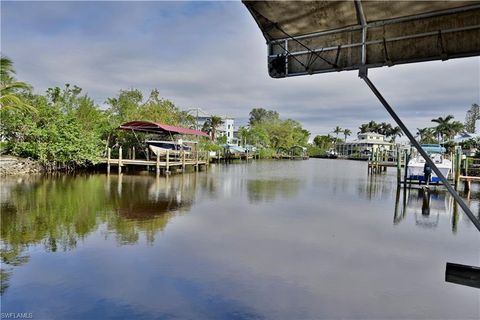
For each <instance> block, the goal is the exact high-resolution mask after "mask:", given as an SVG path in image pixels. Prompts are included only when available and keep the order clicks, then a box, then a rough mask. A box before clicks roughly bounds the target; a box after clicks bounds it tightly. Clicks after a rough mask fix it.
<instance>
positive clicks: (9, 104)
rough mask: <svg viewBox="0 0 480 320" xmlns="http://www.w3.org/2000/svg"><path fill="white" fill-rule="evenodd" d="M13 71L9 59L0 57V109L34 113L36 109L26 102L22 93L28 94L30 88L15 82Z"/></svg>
mask: <svg viewBox="0 0 480 320" xmlns="http://www.w3.org/2000/svg"><path fill="white" fill-rule="evenodd" d="M14 74H15V69H13V62H12V60H10V58H8V57H5V56H1V57H0V109H14V110H21V111H29V112H36V109H35V108H34V107H33V106H31V105H30V104H29V103H27V102H26V100H25V99H24V97H23V96H22V93H25V92H29V91H30V90H31V86H30V85H29V84H27V83H25V82H20V81H16V80H15V77H14Z"/></svg>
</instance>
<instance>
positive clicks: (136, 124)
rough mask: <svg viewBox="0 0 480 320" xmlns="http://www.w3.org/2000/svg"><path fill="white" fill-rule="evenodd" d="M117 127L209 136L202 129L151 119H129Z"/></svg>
mask: <svg viewBox="0 0 480 320" xmlns="http://www.w3.org/2000/svg"><path fill="white" fill-rule="evenodd" d="M119 129H123V130H133V131H143V132H151V133H169V134H189V135H195V136H201V137H208V136H209V135H208V134H207V133H206V132H203V131H199V130H194V129H189V128H182V127H175V126H171V125H168V124H161V123H157V122H151V121H130V122H127V123H124V124H122V125H121V126H120V127H119Z"/></svg>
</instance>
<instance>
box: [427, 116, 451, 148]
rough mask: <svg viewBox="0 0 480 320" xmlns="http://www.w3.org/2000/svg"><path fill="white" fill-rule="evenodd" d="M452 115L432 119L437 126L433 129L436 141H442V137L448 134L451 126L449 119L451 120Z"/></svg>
mask: <svg viewBox="0 0 480 320" xmlns="http://www.w3.org/2000/svg"><path fill="white" fill-rule="evenodd" d="M453 118H454V116H452V115H451V114H449V115H448V116H446V117H445V118H443V117H438V118H436V119H432V122H435V123H438V124H437V126H436V127H435V128H434V129H435V134H436V135H437V139H438V143H440V142H441V141H443V139H444V137H445V136H446V135H448V134H449V132H450V130H451V128H450V125H451V123H450V120H452V119H453Z"/></svg>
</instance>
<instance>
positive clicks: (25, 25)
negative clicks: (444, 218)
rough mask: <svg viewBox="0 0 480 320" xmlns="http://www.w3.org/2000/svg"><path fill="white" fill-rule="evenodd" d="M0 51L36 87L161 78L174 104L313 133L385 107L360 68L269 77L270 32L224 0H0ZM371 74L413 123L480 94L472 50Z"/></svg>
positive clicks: (100, 91) (87, 87)
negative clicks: (257, 112) (271, 120)
mask: <svg viewBox="0 0 480 320" xmlns="http://www.w3.org/2000/svg"><path fill="white" fill-rule="evenodd" d="M0 44H1V53H2V54H3V55H6V56H8V57H10V58H11V59H12V60H13V62H14V67H15V69H16V71H17V78H18V79H19V80H22V81H26V82H28V83H31V84H32V85H33V86H34V88H35V91H36V92H37V93H43V92H44V91H45V90H46V89H47V88H49V87H53V86H63V85H64V84H65V83H70V84H72V85H73V84H75V85H77V86H79V87H81V88H83V92H84V93H87V94H88V95H89V96H90V97H92V98H93V99H94V100H95V102H96V103H98V104H99V105H101V106H103V105H104V102H105V100H106V99H107V98H109V97H113V96H116V95H118V93H119V91H120V90H121V89H129V88H137V89H140V90H142V92H144V94H145V95H148V92H149V91H150V90H151V89H153V88H158V90H159V91H160V94H161V96H162V97H164V98H167V99H169V100H172V101H173V102H174V103H175V104H176V105H177V106H178V107H180V108H181V109H190V108H197V107H199V108H201V109H202V110H204V111H205V112H207V113H208V114H218V115H223V116H229V117H234V118H236V124H237V125H238V124H240V125H241V124H245V123H246V122H247V120H248V113H249V112H250V110H251V109H252V108H254V107H263V108H266V109H273V110H277V111H278V112H279V113H280V115H281V117H282V118H292V119H295V120H297V121H300V122H301V123H302V124H303V126H304V127H305V128H306V129H308V130H309V131H310V132H311V134H312V136H311V137H312V138H313V137H314V136H315V135H317V134H328V133H331V132H332V131H333V129H334V127H335V126H340V127H342V128H348V129H350V130H352V132H353V133H354V134H355V133H356V132H357V131H358V127H359V125H360V124H362V123H366V122H368V121H370V120H374V121H377V122H383V121H385V122H390V123H393V120H392V119H391V118H390V117H389V115H388V114H387V113H386V111H385V110H384V109H383V107H382V106H381V105H380V103H379V102H378V100H377V99H376V98H375V97H374V96H373V94H372V93H371V91H370V90H369V89H368V87H367V86H366V84H365V83H364V82H363V81H362V80H360V79H359V78H358V75H357V72H356V71H346V72H339V73H330V74H322V75H312V76H302V77H293V78H285V79H272V78H270V77H269V76H268V72H267V63H266V55H267V52H266V49H267V47H266V44H265V39H264V38H263V35H262V34H261V32H260V30H259V29H258V27H257V25H256V23H255V22H254V20H253V18H252V17H251V16H250V14H249V13H248V11H247V9H246V8H245V7H244V6H243V5H242V4H241V3H240V2H236V1H231V2H214V1H210V2H201V1H196V2H153V1H151V2H95V1H88V2H66V1H57V2H44V1H42V2H40V1H38V2H9V1H2V2H1V41H0ZM369 77H370V79H371V80H372V81H373V82H374V83H375V84H376V86H377V87H378V88H379V90H380V91H381V92H382V94H383V95H384V97H385V98H386V99H387V100H388V101H389V102H390V104H391V105H392V106H393V107H394V108H395V109H396V110H397V112H398V114H399V115H400V117H401V118H402V119H403V120H404V122H405V123H406V125H407V126H408V127H409V128H410V129H411V130H412V131H416V128H421V127H426V126H432V125H433V123H432V122H431V119H433V118H437V117H439V116H446V115H448V114H452V115H454V116H455V118H456V120H459V121H462V122H463V121H464V119H465V113H466V111H467V110H468V109H469V107H470V106H471V105H472V104H473V103H480V58H478V57H475V58H465V59H454V60H449V61H444V62H441V61H437V62H427V63H416V64H409V65H399V66H394V67H390V68H389V67H384V68H377V69H371V70H370V71H369Z"/></svg>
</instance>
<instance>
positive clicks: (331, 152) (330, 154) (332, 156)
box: [327, 148, 338, 159]
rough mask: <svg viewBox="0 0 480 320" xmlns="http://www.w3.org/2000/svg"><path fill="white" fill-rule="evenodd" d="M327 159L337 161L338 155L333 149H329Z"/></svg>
mask: <svg viewBox="0 0 480 320" xmlns="http://www.w3.org/2000/svg"><path fill="white" fill-rule="evenodd" d="M327 158H330V159H337V158H338V153H337V151H335V149H333V148H330V149H329V150H328V151H327Z"/></svg>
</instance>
